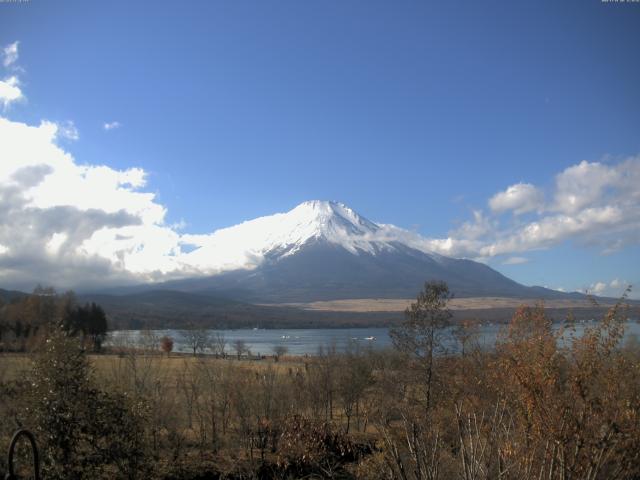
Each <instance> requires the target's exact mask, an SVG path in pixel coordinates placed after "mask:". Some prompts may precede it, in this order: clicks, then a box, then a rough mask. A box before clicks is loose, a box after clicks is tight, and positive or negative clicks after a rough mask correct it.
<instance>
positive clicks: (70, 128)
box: [56, 120, 80, 142]
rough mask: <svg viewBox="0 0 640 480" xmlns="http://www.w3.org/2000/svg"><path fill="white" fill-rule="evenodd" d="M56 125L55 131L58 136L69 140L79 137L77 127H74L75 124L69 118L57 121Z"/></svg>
mask: <svg viewBox="0 0 640 480" xmlns="http://www.w3.org/2000/svg"><path fill="white" fill-rule="evenodd" d="M57 127H58V130H57V132H56V133H57V136H58V137H59V138H66V139H67V140H71V141H73V142H75V141H76V140H78V139H79V138H80V134H79V133H78V129H77V128H76V126H75V124H74V123H73V122H72V121H70V120H67V121H66V122H63V123H58V124H57Z"/></svg>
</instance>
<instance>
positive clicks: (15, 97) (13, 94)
mask: <svg viewBox="0 0 640 480" xmlns="http://www.w3.org/2000/svg"><path fill="white" fill-rule="evenodd" d="M19 85H20V82H19V81H18V77H15V76H12V77H8V78H5V79H4V80H0V102H2V106H3V107H4V108H5V109H6V108H7V107H8V106H9V105H10V104H11V103H13V102H17V101H19V100H22V99H24V95H23V93H22V90H20V86H19Z"/></svg>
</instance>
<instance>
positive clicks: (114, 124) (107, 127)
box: [102, 121, 122, 131]
mask: <svg viewBox="0 0 640 480" xmlns="http://www.w3.org/2000/svg"><path fill="white" fill-rule="evenodd" d="M121 126H122V124H121V123H120V122H118V121H114V122H105V123H104V125H102V128H104V129H105V130H106V131H109V130H115V129H116V128H120V127H121Z"/></svg>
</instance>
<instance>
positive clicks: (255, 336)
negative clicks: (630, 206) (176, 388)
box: [107, 321, 640, 355]
mask: <svg viewBox="0 0 640 480" xmlns="http://www.w3.org/2000/svg"><path fill="white" fill-rule="evenodd" d="M588 325H593V323H590V322H585V323H578V324H577V325H576V333H577V334H578V335H579V334H580V333H581V332H582V331H583V330H584V328H585V326H588ZM559 327H560V324H558V325H556V326H555V328H559ZM501 328H502V325H493V324H486V325H482V326H481V327H479V333H478V336H477V338H476V341H477V343H478V344H479V345H480V346H481V347H483V348H487V349H490V348H493V346H494V345H495V341H496V337H497V335H498V332H499V331H500V329H501ZM184 332H185V331H184V330H151V331H146V332H143V331H140V330H118V331H114V332H111V333H110V334H109V338H108V340H107V344H109V345H126V344H128V345H143V344H145V343H147V342H149V340H150V339H149V336H151V341H152V342H153V341H155V342H157V339H159V338H160V337H163V336H165V335H168V336H170V337H171V338H173V340H174V347H173V351H174V352H185V353H188V352H190V351H191V350H190V348H189V345H188V344H187V342H186V340H185V336H184ZM209 333H210V334H211V335H212V336H213V335H215V334H216V333H221V334H222V335H224V338H225V340H226V342H227V349H226V351H227V353H229V354H233V353H234V350H233V343H234V342H235V341H237V340H243V341H244V342H245V343H246V345H247V347H248V348H249V350H250V351H251V354H252V355H271V354H273V351H274V348H276V346H280V345H284V346H286V347H287V350H288V353H289V354H290V355H316V354H318V352H319V349H320V348H325V349H326V348H328V347H330V346H332V345H335V347H336V349H337V350H338V351H344V350H345V349H346V348H347V347H348V346H349V345H357V346H358V347H360V348H374V349H385V348H391V347H392V343H391V338H389V329H388V328H318V329H309V328H307V329H290V328H287V329H273V330H266V329H257V330H209ZM639 337H640V324H639V323H638V322H636V321H628V322H626V323H625V340H624V341H632V340H636V339H637V338H639ZM154 339H155V340H154ZM443 343H444V344H445V346H446V348H447V351H449V352H456V351H458V349H459V346H458V345H457V342H456V341H455V339H454V337H453V335H452V333H451V331H448V332H447V333H445V335H444V339H443Z"/></svg>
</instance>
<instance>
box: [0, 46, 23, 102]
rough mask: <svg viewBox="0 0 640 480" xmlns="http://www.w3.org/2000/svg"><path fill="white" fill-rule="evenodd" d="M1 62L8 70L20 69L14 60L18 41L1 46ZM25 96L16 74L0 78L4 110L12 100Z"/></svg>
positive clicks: (1, 99) (16, 100) (16, 56)
mask: <svg viewBox="0 0 640 480" xmlns="http://www.w3.org/2000/svg"><path fill="white" fill-rule="evenodd" d="M0 56H2V64H3V65H4V67H5V68H8V69H9V70H13V71H15V70H18V71H21V70H22V69H20V68H19V67H18V66H17V65H16V62H17V60H18V42H13V43H11V44H9V45H7V46H6V47H4V48H2V51H1V55H0ZM24 98H25V96H24V93H23V92H22V89H21V88H20V79H19V78H18V77H17V76H16V75H10V76H8V77H6V78H4V79H1V80H0V103H2V107H3V109H4V110H6V109H7V107H9V105H11V104H12V103H14V102H18V101H21V100H24Z"/></svg>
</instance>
